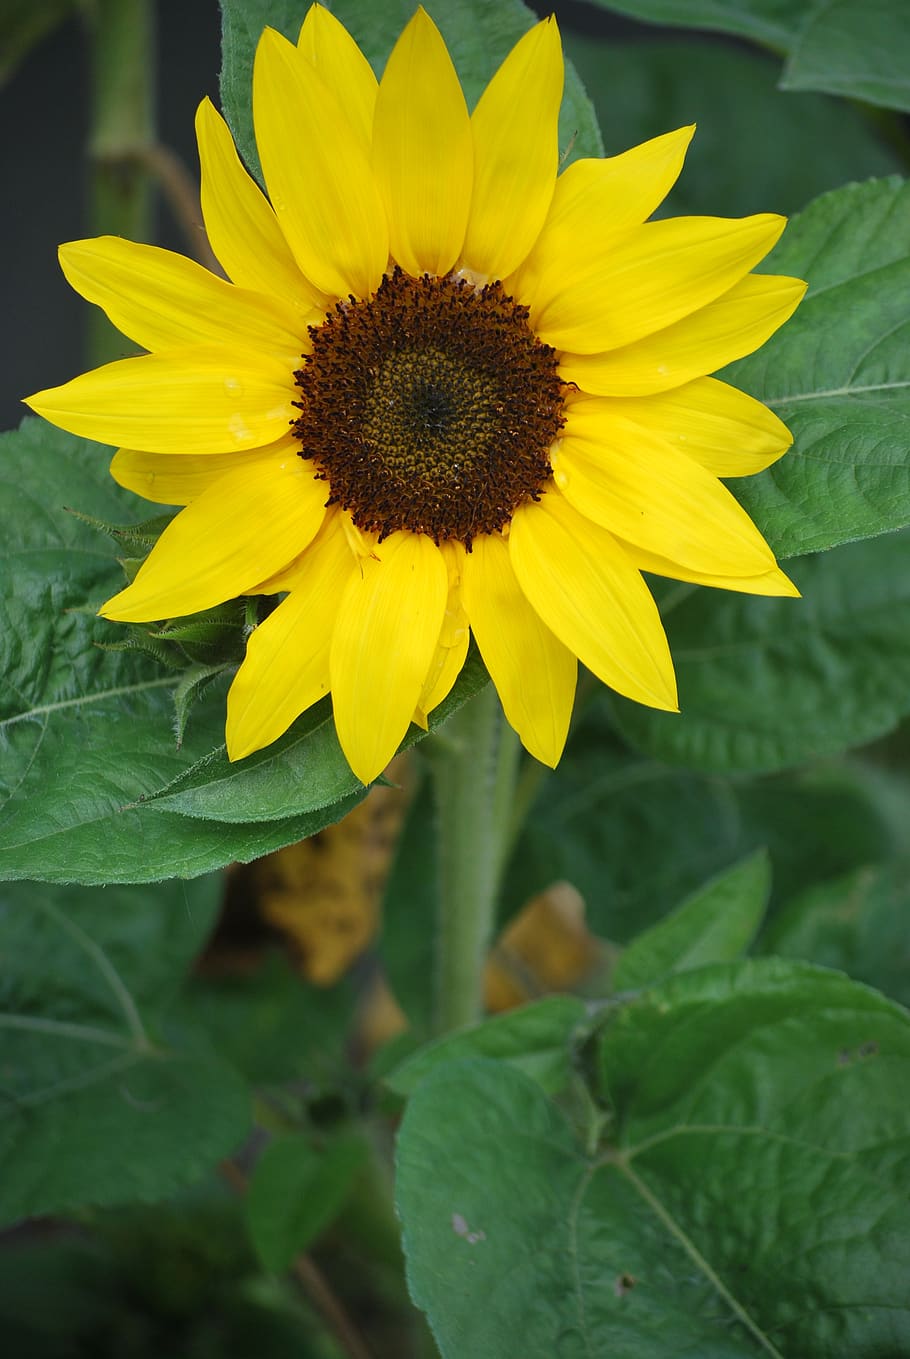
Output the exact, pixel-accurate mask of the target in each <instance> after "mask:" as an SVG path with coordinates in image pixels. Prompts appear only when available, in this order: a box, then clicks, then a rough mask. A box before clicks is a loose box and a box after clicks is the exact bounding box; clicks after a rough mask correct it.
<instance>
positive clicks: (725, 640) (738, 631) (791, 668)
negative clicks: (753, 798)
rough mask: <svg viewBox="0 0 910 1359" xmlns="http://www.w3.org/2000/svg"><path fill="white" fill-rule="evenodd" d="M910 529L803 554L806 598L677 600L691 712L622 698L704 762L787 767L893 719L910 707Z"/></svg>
mask: <svg viewBox="0 0 910 1359" xmlns="http://www.w3.org/2000/svg"><path fill="white" fill-rule="evenodd" d="M907 550H908V544H907V536H906V534H889V535H887V536H885V537H882V538H871V539H869V540H867V541H866V542H861V543H851V544H849V545H848V546H846V547H840V548H837V549H836V550H835V551H833V552H829V553H826V554H825V555H823V556H820V557H816V558H806V559H805V560H803V561H800V562H796V563H794V564H793V569H792V575H793V579H794V580H795V582H796V583H797V585H798V586H799V588H800V590H801V591H802V594H803V598H802V599H801V600H794V599H774V600H769V599H754V598H751V597H750V596H747V595H734V594H729V593H721V592H720V591H710V592H709V591H706V590H697V589H693V590H691V591H687V592H686V593H685V597H684V598H682V595H680V596H679V597H680V598H681V602H680V603H679V605H678V607H676V608H673V609H672V610H668V611H667V616H666V625H667V633H668V636H669V638H670V646H671V649H672V652H673V656H674V660H675V663H676V673H677V678H678V680H679V695H680V708H681V712H680V713H673V714H670V713H658V712H655V711H653V710H652V709H650V708H644V707H641V706H640V705H638V704H633V703H630V702H627V701H625V700H622V699H619V700H617V702H616V714H617V718H618V720H619V723H620V726H621V727H622V730H623V731H624V732H625V733H626V734H627V735H628V737H629V738H630V739H631V740H632V741H633V743H634V744H636V745H637V746H639V747H640V748H642V749H643V750H646V751H647V752H648V753H649V754H650V755H652V756H656V757H657V758H659V759H661V760H668V761H670V762H672V763H675V764H682V765H685V766H686V767H688V768H690V769H692V768H694V769H703V770H709V771H714V772H723V773H732V772H736V771H739V772H757V771H761V770H772V769H786V768H788V767H792V766H794V765H797V764H800V763H802V762H803V761H805V760H809V759H817V758H818V757H819V756H823V755H831V754H835V753H837V752H839V751H842V750H844V749H845V748H848V747H850V746H857V745H861V744H863V743H865V742H867V741H871V740H873V739H875V738H876V737H878V736H881V735H883V734H884V733H886V732H888V731H891V730H892V729H893V727H894V726H895V725H896V724H897V722H898V721H899V719H900V718H901V717H902V716H903V715H904V714H906V713H907V712H908V711H910V577H908V574H907V571H906V560H907Z"/></svg>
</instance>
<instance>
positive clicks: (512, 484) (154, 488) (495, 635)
mask: <svg viewBox="0 0 910 1359" xmlns="http://www.w3.org/2000/svg"><path fill="white" fill-rule="evenodd" d="M562 84H563V64H562V54H561V49H560V41H559V34H558V30H557V26H556V22H555V20H554V19H552V18H551V19H546V20H543V21H542V22H541V23H539V24H537V25H536V26H535V27H533V28H532V29H530V30H529V32H527V33H526V34H525V35H524V36H523V37H522V38H521V39H520V41H519V42H518V43H517V44H516V46H515V47H514V48H513V49H512V51H511V52H510V53H509V54H508V56H507V57H506V58H505V60H504V61H503V63H502V65H501V66H500V67H499V69H498V70H497V71H496V73H495V74H494V76H493V78H492V79H491V81H490V83H489V84H488V86H487V87H486V89H485V91H484V92H483V94H482V96H481V98H480V100H479V102H478V103H477V105H476V107H475V108H474V110H473V112H470V113H469V111H468V109H467V106H466V104H465V100H464V95H463V93H462V90H461V86H460V84H459V81H458V77H457V75H456V72H455V69H454V67H453V65H452V62H451V59H450V57H449V54H448V52H447V50H446V46H445V43H444V41H443V39H442V37H441V35H440V33H439V31H438V30H437V28H436V26H435V25H434V23H433V21H432V20H431V19H430V17H429V16H428V15H427V14H426V12H425V11H424V10H423V9H419V10H418V11H417V13H416V14H415V15H414V17H413V19H412V20H411V21H410V23H409V24H408V25H407V27H406V28H405V30H404V32H403V33H402V35H401V37H400V38H399V40H398V42H397V43H396V45H395V47H394V49H393V51H392V53H391V55H390V57H389V59H388V62H387V65H386V68H385V71H384V74H383V76H382V79H381V81H379V82H377V80H376V77H375V76H374V74H373V71H372V70H371V68H370V66H369V64H368V62H367V61H366V59H365V57H364V56H363V55H362V53H361V52H360V50H359V48H358V47H357V45H356V43H355V42H354V40H353V39H352V38H351V37H350V35H349V34H348V33H347V32H346V30H345V29H344V28H343V26H342V25H341V24H340V23H339V22H338V20H336V19H335V18H333V16H332V15H331V14H330V13H329V12H328V11H327V10H325V9H323V8H321V7H320V6H319V5H314V6H313V7H312V8H311V9H310V11H309V13H308V14H307V17H306V19H305V21H304V24H303V27H302V29H301V32H300V35H299V38H298V41H297V43H296V44H294V43H292V42H290V41H288V40H287V39H285V38H284V37H282V36H281V35H280V34H278V33H276V32H274V31H273V30H271V29H266V30H265V31H264V33H263V34H262V37H261V39H260V42H259V45H258V49H257V53H256V61H255V67H254V80H253V115H254V124H255V132H256V141H257V146H258V150H259V154H260V159H261V163H262V170H263V177H264V181H265V186H266V189H267V192H268V196H266V195H265V194H263V193H262V192H261V191H260V189H259V187H258V186H257V184H256V183H255V181H254V180H253V179H251V178H250V176H249V175H248V174H247V172H246V170H245V169H244V168H243V166H242V164H241V162H240V160H239V158H238V156H237V153H236V151H235V149H234V146H233V142H232V140H231V136H230V133H229V132H228V129H227V127H226V125H225V124H224V122H223V120H222V119H221V117H220V116H219V114H218V113H217V112H216V111H215V109H214V108H213V106H212V105H211V103H210V102H209V101H208V100H204V101H203V103H202V104H201V105H200V108H199V113H198V116H197V134H198V139H199V155H200V161H201V168H202V208H203V215H204V219H205V226H206V230H207V233H208V237H209V241H210V243H211V246H212V249H213V251H214V253H215V255H216V257H217V258H218V260H219V262H220V264H221V266H222V269H223V272H224V277H220V276H218V275H216V274H214V273H211V272H209V271H207V270H206V269H204V268H202V267H201V266H200V265H197V264H195V263H193V262H192V261H190V260H187V259H184V258H182V257H181V256H178V255H175V254H172V253H170V252H168V251H164V250H158V249H156V248H155V247H152V246H140V245H133V244H131V243H130V242H127V241H123V240H119V239H117V238H112V237H107V238H101V239H99V240H93V241H80V242H75V243H72V244H70V245H67V246H64V247H62V248H61V252H60V258H61V263H62V265H63V269H64V272H65V273H66V275H67V278H68V279H69V280H70V282H71V283H72V284H73V286H74V287H75V288H76V289H78V291H79V292H80V293H82V295H83V296H84V297H86V298H88V299H89V300H90V301H92V302H95V303H97V304H99V305H100V306H102V307H103V308H104V309H105V311H106V312H107V314H108V315H109V317H110V318H111V320H112V321H113V322H114V323H115V324H116V325H117V326H119V327H120V329H121V330H122V331H123V332H124V334H126V335H127V336H129V337H130V338H131V339H132V340H134V341H135V342H136V343H138V344H139V345H140V346H142V347H143V348H144V349H146V350H148V353H147V354H145V355H143V356H142V357H139V358H133V359H125V360H122V361H120V362H117V363H113V364H109V365H107V366H106V367H104V368H101V369H98V370H96V371H94V372H91V373H88V374H85V375H83V376H82V377H78V378H76V379H74V380H73V381H72V382H70V383H67V384H66V385H65V386H63V387H59V388H55V389H52V390H49V391H45V392H40V393H38V394H37V395H36V396H34V397H32V398H30V401H29V404H30V405H31V406H32V407H33V409H34V410H36V411H37V412H38V413H39V414H41V415H43V416H45V417H46V418H47V419H49V420H51V421H52V422H54V423H56V424H58V425H60V426H62V427H63V428H64V429H67V430H70V431H72V432H74V433H76V434H81V435H84V436H86V437H88V438H95V439H99V440H103V441H104V442H113V443H117V444H121V445H123V447H121V448H120V451H119V452H118V453H117V455H116V457H115V458H114V461H113V464H112V469H111V470H112V472H113V475H114V477H115V478H116V479H117V480H118V481H119V482H120V484H121V485H124V486H126V487H128V488H130V489H132V490H134V491H136V492H138V493H139V494H140V495H143V496H145V497H146V498H147V499H150V500H154V501H157V502H159V503H162V504H177V505H183V506H185V508H184V509H183V510H182V511H181V513H180V514H179V515H177V517H176V518H175V519H174V520H173V521H172V522H171V524H170V525H169V527H168V528H167V529H166V530H165V532H164V533H163V534H162V536H161V538H160V539H159V540H158V542H157V544H156V546H155V547H154V549H153V551H152V552H151V554H150V556H149V557H148V559H147V561H146V562H145V565H144V566H143V567H142V569H141V570H140V572H139V574H138V575H137V577H136V579H135V580H134V581H133V582H132V584H130V585H129V586H128V588H127V589H125V590H123V591H121V592H120V593H119V594H118V595H115V596H114V598H113V599H111V600H109V601H108V602H107V604H106V605H105V606H104V607H103V609H102V613H103V614H104V615H105V616H106V617H109V618H113V619H119V620H123V621H146V620H151V619H159V618H165V617H167V618H173V617H175V616H182V615H185V614H190V613H194V612H197V611H199V610H202V609H207V608H210V607H212V606H213V605H216V604H219V603H221V602H222V601H225V600H228V599H231V598H234V597H236V596H238V595H243V594H257V593H273V594H280V595H281V596H282V598H281V601H280V603H278V605H277V607H276V608H274V609H273V610H272V612H271V613H270V614H269V615H268V617H267V618H266V619H265V621H264V622H263V623H261V624H260V625H259V627H258V628H256V630H255V631H254V632H253V634H252V636H251V637H250V638H249V641H248V644H247V650H246V656H245V659H244V660H243V662H242V664H241V665H240V668H239V670H238V672H237V675H236V677H235V679H234V682H233V685H232V687H231V691H230V696H229V700H228V717H227V741H228V750H229V753H230V755H231V757H232V758H234V759H237V758H240V757H242V756H244V755H246V754H249V753H250V752H251V751H254V750H256V749H259V748H260V747H262V746H265V745H268V744H269V743H270V742H272V741H274V740H275V739H276V738H277V737H278V736H280V735H281V733H282V732H284V731H285V730H286V728H287V727H288V726H289V725H290V723H291V722H293V721H294V719H295V718H296V717H297V716H298V715H299V714H300V713H301V712H303V711H304V710H305V709H306V708H308V707H309V706H310V705H311V704H313V703H315V702H316V701H317V700H318V699H319V698H321V697H322V696H323V695H325V694H327V693H331V695H332V703H333V709H334V714H335V724H336V728H337V731H338V736H339V739H340V742H341V745H342V748H343V749H344V752H345V754H346V756H347V758H348V760H349V762H350V764H351V766H352V768H353V769H354V771H355V773H356V774H357V775H358V777H360V778H361V779H362V780H363V781H364V782H367V781H369V780H370V779H372V778H375V777H376V775H377V774H378V773H379V772H380V771H381V770H382V768H383V767H384V766H385V764H386V763H387V762H388V760H389V759H390V758H391V756H392V755H393V754H394V752H395V749H396V748H397V746H398V744H399V742H400V741H401V739H402V737H403V736H404V734H405V732H406V730H407V727H408V725H409V723H410V722H411V721H412V720H413V721H417V722H418V723H420V724H422V725H424V726H425V725H426V721H427V715H428V714H429V713H430V712H432V710H433V709H434V708H436V707H437V705H438V704H439V703H441V702H442V700H443V699H444V698H445V697H446V695H447V694H448V693H449V691H450V689H451V687H452V685H453V684H454V682H455V680H456V678H457V676H458V674H459V671H460V670H461V667H462V665H463V664H464V660H465V656H466V654H467V648H468V644H469V638H470V636H471V634H473V636H474V638H475V640H476V643H477V646H478V648H479V650H480V652H481V655H482V657H483V659H484V662H485V664H486V666H487V669H488V671H489V673H490V676H491V678H492V681H493V683H494V684H495V685H496V688H497V690H498V692H499V695H500V697H501V700H502V703H503V707H504V709H505V713H506V716H507V718H508V719H509V721H510V722H511V723H512V725H513V726H514V727H515V728H516V730H517V731H518V733H519V735H520V736H521V739H522V741H523V742H524V744H525V746H526V748H527V749H528V750H529V751H530V752H531V753H532V754H533V755H535V756H536V757H537V758H538V759H540V760H543V761H544V762H545V763H547V764H551V765H553V764H555V763H556V762H557V760H558V759H559V756H560V753H561V751H562V748H563V745H564V743H565V738H566V733H567V730H568V723H569V717H570V715H571V709H572V703H573V699H574V692H575V681H576V667H577V660H579V659H580V660H581V661H583V662H584V664H585V665H587V666H588V667H589V668H590V669H591V670H592V671H593V672H594V673H595V674H596V675H598V676H599V677H600V678H601V679H602V680H603V681H604V682H605V683H606V684H608V685H611V686H612V687H613V688H614V689H616V690H618V691H619V692H620V693H622V694H625V695H627V696H628V697H630V698H633V699H635V700H637V701H639V702H642V703H647V704H650V705H652V706H655V707H659V708H665V709H671V710H672V709H675V708H676V688H675V682H674V676H673V666H672V661H671V658H670V654H669V649H668V647H667V642H666V638H665V635H664V632H663V628H662V626H661V622H660V618H659V615H658V612H657V608H656V606H655V604H654V601H653V599H652V597H651V594H650V593H649V591H648V588H647V586H646V584H645V582H644V580H643V579H642V574H641V573H642V571H650V572H654V573H657V574H659V575H664V576H669V577H671V578H674V579H678V580H685V581H693V582H696V583H700V584H705V585H713V586H721V587H724V588H727V589H733V590H744V591H749V592H752V593H758V594H795V593H796V592H795V590H794V588H793V586H792V585H791V584H790V582H789V581H788V580H787V578H786V577H785V576H784V575H783V573H782V572H781V571H780V570H779V569H778V567H777V564H776V562H775V560H774V557H773V554H772V553H771V551H770V549H769V548H768V546H767V544H766V543H765V542H764V540H763V539H762V537H761V535H760V534H759V532H758V531H757V529H756V528H755V527H754V525H753V524H752V523H751V521H750V520H749V519H748V517H747V516H746V514H745V513H744V511H743V510H742V509H741V508H740V506H739V505H738V503H737V502H736V501H735V500H734V498H733V497H732V496H731V495H730V493H729V492H728V491H727V490H726V488H725V487H724V486H723V485H722V482H721V480H720V478H721V477H724V476H743V475H747V474H749V473H752V472H756V471H759V470H761V468H763V467H765V466H767V465H768V464H769V463H770V462H772V461H774V459H776V458H777V457H779V456H780V455H781V454H782V453H783V452H784V451H785V450H786V448H787V447H788V445H789V443H790V436H789V434H788V432H787V430H786V428H785V427H784V426H783V425H782V424H781V423H780V421H779V420H777V419H776V417H775V416H774V415H772V414H771V412H770V411H768V410H766V409H765V408H764V407H763V406H761V405H760V404H759V403H758V402H756V401H755V400H753V399H752V398H751V397H749V396H746V395H745V394H744V393H742V392H739V391H737V390H736V389H734V388H732V387H729V386H727V385H726V384H724V383H722V382H718V381H716V380H715V379H713V378H711V377H709V376H708V374H710V373H711V372H712V371H713V370H714V369H716V368H718V367H720V366H721V365H723V364H725V363H727V362H729V361H730V360H732V359H734V358H738V357H740V356H742V355H743V354H746V353H749V352H750V351H752V350H753V349H755V348H757V347H758V346H759V345H760V344H762V343H763V342H764V341H765V339H767V337H768V336H769V335H771V334H772V333H773V331H774V330H775V329H776V328H777V327H778V326H779V325H781V324H782V323H783V322H784V321H785V320H786V319H787V317H788V316H789V315H790V314H791V312H792V311H793V310H794V308H795V307H796V305H797V304H798V302H799V299H800V297H801V296H802V293H803V291H804V285H803V284H802V283H800V282H799V281H798V280H795V279H789V278H780V277H776V276H773V275H768V274H753V273H751V272H750V271H751V270H752V269H753V268H754V266H755V265H756V264H757V263H758V262H759V261H760V260H761V259H762V258H763V256H764V255H765V254H766V253H767V252H768V250H770V248H771V246H772V245H773V244H774V242H775V241H776V240H777V238H778V236H779V234H780V232H781V230H782V228H783V225H784V223H783V219H781V218H779V217H776V216H773V215H758V216H753V217H747V218H744V219H739V220H728V219H724V218H713V217H689V218H681V219H668V220H662V221H657V222H652V221H648V218H649V217H650V216H651V214H652V213H653V212H654V210H655V208H657V206H658V205H659V204H660V202H661V201H662V199H663V198H664V196H665V195H666V193H667V192H668V190H669V189H670V188H671V187H672V185H673V183H674V181H675V179H676V177H677V175H678V174H679V171H680V169H681V167H682V162H683V158H684V155H685V151H686V147H687V145H688V142H689V140H690V138H691V135H692V131H693V129H691V128H683V129H680V130H679V131H675V132H670V133H668V134H667V135H666V136H663V137H658V138H655V139H654V140H653V141H651V142H647V143H645V144H644V145H642V146H638V147H635V148H634V149H633V150H631V151H627V152H625V153H624V154H623V155H619V156H614V157H611V158H608V159H586V160H578V161H576V162H575V163H574V164H572V165H570V166H569V167H568V168H567V169H564V170H562V172H561V173H560V159H559V145H558V135H557V122H558V114H559V107H560V102H561V98H562ZM301 128H303V129H306V135H305V136H304V137H301V135H300V129H301Z"/></svg>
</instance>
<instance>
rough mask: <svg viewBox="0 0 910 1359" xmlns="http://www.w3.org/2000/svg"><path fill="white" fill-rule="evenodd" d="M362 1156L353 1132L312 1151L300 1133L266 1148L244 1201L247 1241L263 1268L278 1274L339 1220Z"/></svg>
mask: <svg viewBox="0 0 910 1359" xmlns="http://www.w3.org/2000/svg"><path fill="white" fill-rule="evenodd" d="M365 1158H366V1146H365V1144H364V1142H363V1140H362V1138H360V1137H356V1136H354V1135H353V1134H349V1135H347V1136H339V1137H336V1138H335V1139H334V1140H332V1141H330V1142H328V1143H327V1144H326V1145H325V1146H323V1147H316V1146H314V1145H313V1142H312V1141H311V1139H310V1138H308V1137H306V1136H304V1135H303V1134H300V1135H297V1136H293V1137H282V1138H280V1139H279V1140H278V1141H276V1142H272V1143H271V1144H270V1145H269V1146H268V1147H266V1149H265V1151H264V1152H263V1154H262V1156H261V1157H260V1159H259V1161H258V1163H257V1165H256V1169H255V1171H254V1173H253V1176H252V1179H251V1180H250V1188H249V1193H248V1195H247V1200H246V1208H247V1225H248V1227H249V1231H250V1237H251V1239H252V1242H253V1245H254V1246H255V1248H256V1253H257V1254H258V1256H259V1258H260V1260H261V1261H262V1263H263V1264H264V1265H265V1267H266V1269H271V1270H274V1271H275V1272H276V1273H280V1272H282V1271H284V1270H286V1269H287V1268H288V1267H289V1265H290V1264H291V1263H292V1261H293V1259H294V1256H295V1255H299V1254H300V1252H301V1251H305V1250H307V1249H308V1248H309V1247H310V1245H311V1244H312V1242H313V1241H314V1240H315V1239H316V1237H317V1236H319V1235H320V1233H321V1232H323V1231H324V1230H325V1228H326V1227H328V1226H330V1225H331V1223H332V1222H333V1221H334V1219H335V1218H336V1217H337V1216H338V1214H339V1212H340V1211H341V1209H342V1207H343V1206H344V1201H345V1199H346V1198H347V1197H348V1194H349V1193H350V1192H351V1188H352V1185H353V1183H354V1180H355V1179H356V1177H357V1173H358V1171H359V1170H360V1169H361V1167H362V1166H363V1163H364V1160H365Z"/></svg>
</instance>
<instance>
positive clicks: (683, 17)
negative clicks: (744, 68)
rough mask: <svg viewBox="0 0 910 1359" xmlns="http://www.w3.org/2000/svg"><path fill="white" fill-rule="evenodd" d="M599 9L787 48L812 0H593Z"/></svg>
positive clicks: (804, 17) (657, 22)
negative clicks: (729, 34)
mask: <svg viewBox="0 0 910 1359" xmlns="http://www.w3.org/2000/svg"><path fill="white" fill-rule="evenodd" d="M594 3H595V4H597V5H600V6H601V8H603V9H612V10H616V11H618V12H619V13H620V14H627V15H628V16H629V18H630V19H644V20H646V21H648V22H649V23H655V24H679V25H681V26H682V27H683V28H708V29H718V30H719V31H720V32H721V33H734V34H736V36H737V37H740V38H754V39H755V41H756V42H763V43H767V44H768V45H769V46H770V47H780V48H787V47H789V45H790V43H791V42H792V41H793V38H794V36H795V35H796V34H797V33H798V32H799V29H800V27H801V25H802V24H803V23H804V21H805V19H806V16H807V14H808V13H809V11H810V10H811V8H812V4H813V0H594Z"/></svg>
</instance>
